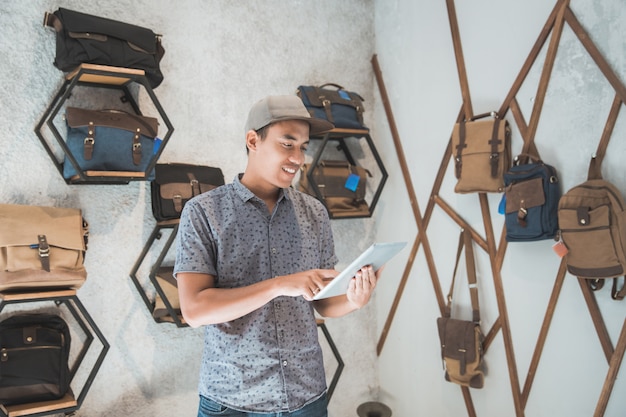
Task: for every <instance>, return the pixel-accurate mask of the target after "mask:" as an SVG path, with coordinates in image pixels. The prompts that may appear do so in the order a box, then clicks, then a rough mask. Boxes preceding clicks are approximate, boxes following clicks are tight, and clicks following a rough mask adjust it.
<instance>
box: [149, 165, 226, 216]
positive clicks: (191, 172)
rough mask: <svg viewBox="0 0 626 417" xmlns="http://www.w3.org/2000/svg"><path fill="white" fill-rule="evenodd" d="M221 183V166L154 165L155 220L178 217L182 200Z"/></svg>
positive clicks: (153, 205)
mask: <svg viewBox="0 0 626 417" xmlns="http://www.w3.org/2000/svg"><path fill="white" fill-rule="evenodd" d="M220 185H224V174H223V173H222V170H221V169H220V168H215V167H209V166H204V165H192V164H178V163H169V164H157V165H156V167H155V177H154V181H152V183H151V185H150V188H151V193H152V213H153V214H154V218H155V219H156V220H157V221H164V220H174V219H178V218H180V213H181V211H182V210H183V207H184V206H185V203H187V201H189V200H190V199H191V198H192V197H195V196H197V195H198V194H201V193H204V192H207V191H209V190H212V189H214V188H217V187H219V186H220Z"/></svg>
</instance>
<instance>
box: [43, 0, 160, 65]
mask: <svg viewBox="0 0 626 417" xmlns="http://www.w3.org/2000/svg"><path fill="white" fill-rule="evenodd" d="M54 14H55V15H57V17H58V18H59V19H60V20H61V22H62V23H63V30H64V31H65V32H77V33H95V34H102V35H107V36H111V37H114V38H118V39H122V40H125V41H127V42H129V43H132V44H135V45H137V46H138V47H139V48H141V49H142V50H144V51H145V52H147V53H149V54H156V53H157V44H156V35H155V33H154V32H153V31H152V30H150V29H147V28H144V27H141V26H136V25H131V24H129V23H124V22H120V21H117V20H112V19H107V18H105V17H99V16H94V15H90V14H86V13H81V12H77V11H74V10H68V9H64V8H62V7H60V8H59V9H58V10H57V11H56V12H55V13H54Z"/></svg>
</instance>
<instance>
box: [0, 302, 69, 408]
mask: <svg viewBox="0 0 626 417" xmlns="http://www.w3.org/2000/svg"><path fill="white" fill-rule="evenodd" d="M70 343H71V337H70V331H69V328H68V325H67V323H66V322H65V321H64V320H63V319H62V318H61V317H59V316H56V315H54V314H43V313H30V314H18V315H15V316H12V317H9V318H7V319H5V320H3V321H2V322H0V403H2V404H3V405H12V404H25V403H31V402H39V401H48V400H56V399H59V398H61V397H63V396H64V395H65V394H66V393H67V392H68V390H69V386H70V371H69V367H68V361H69V353H70Z"/></svg>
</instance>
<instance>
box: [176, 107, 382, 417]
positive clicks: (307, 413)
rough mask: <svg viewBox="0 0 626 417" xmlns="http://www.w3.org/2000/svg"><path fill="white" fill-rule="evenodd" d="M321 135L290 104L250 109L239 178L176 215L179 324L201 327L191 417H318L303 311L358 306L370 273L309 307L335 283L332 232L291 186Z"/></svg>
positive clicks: (319, 377) (313, 353)
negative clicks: (196, 401) (313, 138)
mask: <svg viewBox="0 0 626 417" xmlns="http://www.w3.org/2000/svg"><path fill="white" fill-rule="evenodd" d="M332 127H333V126H332V124H330V123H328V122H326V121H324V120H320V119H314V118H311V116H310V115H309V113H308V111H307V110H306V108H305V106H304V105H303V103H302V101H301V100H300V99H299V98H298V97H297V96H295V95H294V96H270V97H266V98H264V99H262V100H260V101H259V102H257V103H256V104H254V105H253V106H252V108H251V109H250V113H249V115H248V119H247V122H246V127H245V132H246V133H245V138H246V148H247V151H248V163H247V166H246V170H245V172H244V173H243V174H239V175H238V176H236V178H235V179H234V181H233V182H232V183H230V184H227V185H224V186H222V187H219V188H216V189H214V190H211V191H209V192H207V193H204V194H202V195H200V196H198V197H196V198H194V199H192V200H191V201H189V202H188V203H187V204H186V205H185V207H184V210H183V212H182V215H181V219H180V226H179V232H178V235H177V250H176V254H177V255H176V264H175V274H176V278H177V281H178V291H179V297H180V303H181V310H182V314H183V316H184V318H185V320H186V322H187V323H188V324H189V325H190V326H192V327H198V326H203V325H204V326H206V330H205V331H206V334H205V349H204V355H203V358H202V367H201V372H200V383H199V391H200V407H199V411H198V417H207V416H216V415H219V416H231V417H234V416H237V417H244V416H247V417H260V416H281V417H326V416H327V411H326V395H325V392H326V378H325V375H324V366H323V361H322V351H321V348H320V345H319V342H318V338H317V326H316V321H315V314H314V310H315V311H317V312H318V313H319V314H320V315H322V316H324V317H339V316H342V315H344V314H347V313H349V312H351V311H354V310H356V309H359V308H361V307H363V306H364V305H365V304H367V302H368V301H369V299H370V295H371V292H372V291H373V289H374V287H375V286H376V282H377V280H378V274H379V273H380V272H378V273H377V274H375V273H374V272H373V271H372V269H371V268H369V267H365V268H363V269H361V271H360V272H358V273H357V275H356V276H355V278H353V279H352V282H351V283H350V286H349V289H348V292H347V294H346V295H342V296H338V297H332V298H326V299H321V300H316V301H312V298H313V297H314V295H315V294H316V293H317V292H318V291H319V290H320V289H321V288H323V287H324V286H325V285H326V283H327V282H328V281H329V280H331V279H332V278H333V277H335V276H336V275H337V271H335V269H334V266H335V264H336V263H337V258H336V256H335V249H334V242H333V235H332V230H331V227H330V220H329V217H328V213H327V212H326V209H325V207H324V206H323V205H322V203H320V202H319V201H318V200H317V199H315V198H314V197H312V196H309V195H307V194H304V193H301V192H299V191H296V190H294V189H293V188H290V185H291V183H292V181H293V180H294V177H295V176H296V174H297V173H298V170H299V169H300V167H301V166H302V164H303V163H304V157H305V152H306V148H307V146H308V144H309V135H310V134H311V135H316V134H319V133H321V132H324V131H328V130H330V129H332Z"/></svg>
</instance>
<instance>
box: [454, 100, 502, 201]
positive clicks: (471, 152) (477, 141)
mask: <svg viewBox="0 0 626 417" xmlns="http://www.w3.org/2000/svg"><path fill="white" fill-rule="evenodd" d="M489 115H493V118H492V119H490V120H479V119H482V118H484V117H487V116H489ZM452 158H453V160H454V174H455V176H456V178H457V179H458V181H457V184H456V186H455V187H454V191H455V192H457V193H474V192H479V193H490V192H493V193H501V192H503V191H504V173H505V172H506V171H507V170H508V169H509V167H510V166H511V130H510V127H509V124H508V122H507V121H506V120H502V119H500V118H499V117H498V115H497V114H496V113H495V112H494V113H485V114H482V115H478V116H476V117H474V118H473V119H470V120H463V121H461V122H459V123H457V124H456V125H455V126H454V129H453V131H452Z"/></svg>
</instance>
